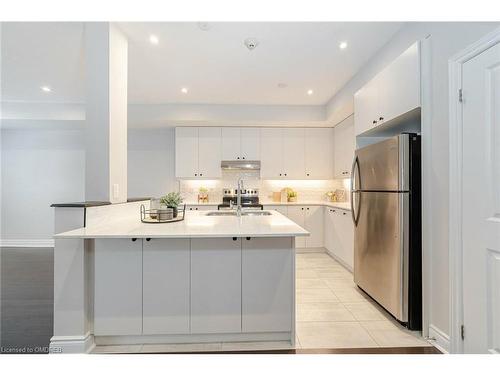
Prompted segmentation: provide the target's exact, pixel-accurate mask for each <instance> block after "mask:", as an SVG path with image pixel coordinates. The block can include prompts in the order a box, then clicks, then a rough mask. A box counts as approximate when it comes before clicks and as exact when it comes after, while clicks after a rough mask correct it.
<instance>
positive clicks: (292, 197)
mask: <svg viewBox="0 0 500 375" xmlns="http://www.w3.org/2000/svg"><path fill="white" fill-rule="evenodd" d="M283 193H284V194H285V195H286V200H285V202H297V192H296V191H293V189H291V188H288V187H287V188H284V189H283V190H281V194H282V195H281V201H282V202H283V195H284V194H283Z"/></svg>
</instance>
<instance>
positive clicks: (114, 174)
mask: <svg viewBox="0 0 500 375" xmlns="http://www.w3.org/2000/svg"><path fill="white" fill-rule="evenodd" d="M127 59H128V42H127V38H126V37H125V35H123V34H122V33H121V31H120V30H118V29H117V28H116V26H114V25H113V24H111V23H107V22H90V23H87V24H86V25H85V67H86V69H85V72H86V77H85V83H86V121H85V122H86V124H85V131H86V151H87V152H86V160H85V161H86V166H85V199H86V200H87V201H108V202H111V203H122V202H126V201H127Z"/></svg>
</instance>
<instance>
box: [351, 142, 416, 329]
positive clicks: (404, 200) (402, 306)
mask: <svg viewBox="0 0 500 375" xmlns="http://www.w3.org/2000/svg"><path fill="white" fill-rule="evenodd" d="M420 176H421V161H420V136H419V135H416V134H400V135H398V136H395V137H392V138H389V139H386V140H384V141H381V142H378V143H375V144H371V145H369V146H366V147H363V148H359V149H358V150H356V153H355V157H354V162H353V166H352V173H351V185H352V186H351V208H352V217H353V221H354V225H355V228H354V282H355V283H356V284H357V285H358V286H359V287H360V288H361V289H362V290H363V291H365V292H366V293H367V294H368V295H370V297H372V298H373V299H374V300H375V301H376V302H378V303H379V304H380V305H381V306H382V307H383V308H385V309H386V310H387V311H388V312H389V313H390V314H392V315H393V316H394V317H395V318H396V319H397V320H398V321H400V322H401V323H402V324H404V325H406V326H407V327H408V328H409V329H412V330H420V329H421V326H422V255H421V254H422V251H421V247H422V246H421V177H420Z"/></svg>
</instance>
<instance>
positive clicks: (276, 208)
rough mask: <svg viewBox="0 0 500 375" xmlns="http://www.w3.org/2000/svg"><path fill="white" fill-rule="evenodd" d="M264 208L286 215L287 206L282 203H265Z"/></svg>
mask: <svg viewBox="0 0 500 375" xmlns="http://www.w3.org/2000/svg"><path fill="white" fill-rule="evenodd" d="M264 210H274V211H278V212H279V213H280V214H282V215H285V216H287V217H288V206H285V205H284V204H283V205H279V204H275V205H267V204H266V205H264Z"/></svg>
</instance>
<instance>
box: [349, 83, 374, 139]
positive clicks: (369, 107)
mask: <svg viewBox="0 0 500 375" xmlns="http://www.w3.org/2000/svg"><path fill="white" fill-rule="evenodd" d="M378 95H379V86H378V77H377V76H376V77H375V78H374V79H372V80H371V81H370V82H368V83H367V84H366V85H365V86H363V87H362V88H361V89H360V90H359V91H358V92H356V93H355V94H354V124H355V129H356V135H360V134H362V133H364V132H366V131H367V130H370V129H371V128H373V127H374V126H376V125H377V118H378V117H377V115H378V107H379V104H378Z"/></svg>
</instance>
